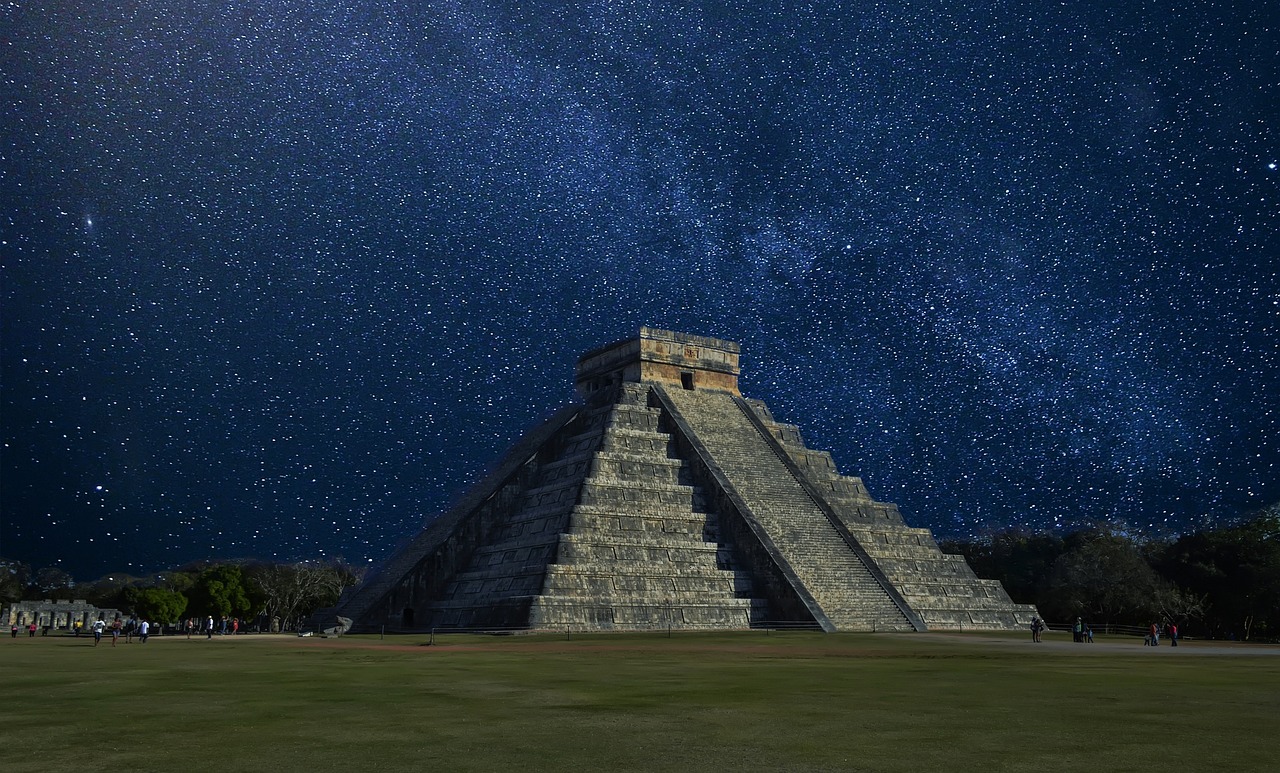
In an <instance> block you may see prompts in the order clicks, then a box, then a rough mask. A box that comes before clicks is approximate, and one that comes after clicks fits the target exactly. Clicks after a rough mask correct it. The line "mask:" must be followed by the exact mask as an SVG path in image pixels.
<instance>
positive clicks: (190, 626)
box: [187, 617, 196, 639]
mask: <svg viewBox="0 0 1280 773" xmlns="http://www.w3.org/2000/svg"><path fill="white" fill-rule="evenodd" d="M195 629H196V620H195V618H194V617H188V618H187V638H188V639H190V638H191V632H192V631H194V630H195Z"/></svg>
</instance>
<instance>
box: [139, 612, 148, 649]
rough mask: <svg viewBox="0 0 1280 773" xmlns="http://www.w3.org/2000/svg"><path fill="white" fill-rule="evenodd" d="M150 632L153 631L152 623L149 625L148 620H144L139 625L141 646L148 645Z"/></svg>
mask: <svg viewBox="0 0 1280 773" xmlns="http://www.w3.org/2000/svg"><path fill="white" fill-rule="evenodd" d="M150 631H151V623H148V622H147V620H146V618H143V620H142V622H141V623H139V624H138V642H139V643H141V644H146V643H147V634H148V633H150Z"/></svg>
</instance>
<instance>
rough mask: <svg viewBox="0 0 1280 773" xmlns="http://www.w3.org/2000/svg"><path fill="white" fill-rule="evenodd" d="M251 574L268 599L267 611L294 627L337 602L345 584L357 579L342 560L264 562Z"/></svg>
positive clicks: (285, 625) (286, 626)
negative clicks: (329, 561)
mask: <svg viewBox="0 0 1280 773" xmlns="http://www.w3.org/2000/svg"><path fill="white" fill-rule="evenodd" d="M250 576H251V578H252V582H253V583H254V584H255V585H256V586H257V587H258V589H259V590H260V591H261V593H262V596H263V597H264V598H265V600H266V612H267V614H269V615H271V616H272V617H278V618H280V621H281V624H282V625H283V626H284V627H285V628H286V629H288V628H293V627H295V626H296V625H297V624H298V622H299V621H301V620H302V619H305V618H306V617H309V616H310V615H311V613H313V612H315V611H316V610H317V609H320V608H322V607H326V606H332V605H334V604H336V603H338V597H339V596H340V595H341V594H342V591H343V589H344V588H346V587H347V586H348V585H353V584H355V582H356V577H355V574H354V573H353V572H352V571H351V570H350V569H349V568H347V567H346V566H344V565H343V564H341V563H338V562H335V563H333V564H328V565H317V564H307V563H300V564H264V565H260V566H256V567H254V568H253V569H252V570H251V572H250Z"/></svg>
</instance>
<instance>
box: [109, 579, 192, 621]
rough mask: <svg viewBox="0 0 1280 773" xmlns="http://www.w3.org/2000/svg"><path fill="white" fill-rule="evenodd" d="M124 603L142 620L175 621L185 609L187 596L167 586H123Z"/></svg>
mask: <svg viewBox="0 0 1280 773" xmlns="http://www.w3.org/2000/svg"><path fill="white" fill-rule="evenodd" d="M124 599H125V603H126V604H127V605H128V606H129V607H130V608H131V609H132V610H133V611H134V613H135V614H137V615H138V616H139V617H141V618H142V619H144V620H150V621H153V622H158V623H162V624H169V623H175V622H177V621H178V620H179V619H181V618H182V613H183V612H185V611H187V597H186V596H184V595H182V594H181V593H179V592H177V591H175V590H170V589H168V588H125V590H124Z"/></svg>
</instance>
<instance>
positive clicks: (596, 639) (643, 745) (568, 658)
mask: <svg viewBox="0 0 1280 773" xmlns="http://www.w3.org/2000/svg"><path fill="white" fill-rule="evenodd" d="M1022 638H1023V637H1021V636H1019V637H1017V638H1016V639H1012V638H1011V639H1009V640H1007V641H1002V642H1001V641H991V640H989V638H988V637H946V636H935V635H916V636H903V635H854V634H847V635H823V634H815V633H794V632H793V633H784V634H778V633H774V634H772V635H766V634H765V633H762V632H751V633H730V634H680V633H677V634H675V635H674V636H672V637H671V638H668V637H667V636H666V635H665V634H646V635H640V634H613V635H593V636H585V635H575V636H573V637H572V639H571V640H566V639H565V637H564V636H563V635H561V636H551V635H540V636H512V637H479V636H450V637H437V643H436V645H434V646H423V644H424V642H425V641H426V638H425V637H399V638H389V639H387V640H385V641H382V640H379V639H378V638H377V637H360V636H356V637H346V638H343V639H341V640H325V639H297V638H287V637H253V636H241V637H236V638H235V639H234V640H232V639H230V638H226V639H214V640H213V641H205V640H203V639H194V640H191V641H187V640H185V638H178V637H171V638H166V639H163V640H157V639H155V638H153V639H152V641H151V642H150V643H148V644H147V645H146V646H142V645H139V644H137V643H134V644H130V645H125V644H124V643H123V642H122V643H121V644H120V646H118V647H116V648H114V649H112V648H111V647H110V646H109V641H106V642H104V643H103V644H102V645H101V646H100V647H97V648H94V647H93V646H92V639H79V640H77V639H75V638H72V637H50V638H48V639H42V638H37V639H21V638H20V639H18V640H16V641H15V640H8V639H6V640H4V641H0V668H2V669H3V670H2V671H0V673H2V674H3V675H2V676H0V680H2V681H0V689H3V695H4V696H5V699H4V701H3V702H2V703H0V707H2V708H0V744H2V746H0V748H3V749H4V750H5V759H6V760H7V761H9V762H11V763H13V764H15V765H18V766H19V768H21V769H31V770H56V769H60V768H65V767H67V766H70V765H83V764H86V763H94V764H95V767H97V766H102V767H104V768H107V769H119V770H125V769H128V770H131V771H136V770H177V769H182V768H185V767H194V768H204V767H207V766H208V765H214V766H229V767H228V769H231V770H237V771H244V770H273V771H291V770H431V769H436V770H450V771H453V770H502V769H511V768H516V769H524V770H545V769H555V770H584V771H586V770H591V771H594V770H736V769H752V770H853V771H856V770H868V771H912V772H913V773H919V772H922V771H923V772H928V771H933V770H947V771H955V770H983V771H1022V770H1026V771H1032V770H1035V771H1046V770H1085V771H1089V772H1090V773H1093V772H1095V771H1106V770H1127V771H1132V770H1143V769H1152V768H1159V769H1171V770H1172V769H1177V770H1179V771H1197V770H1205V771H1208V770H1213V771H1218V770H1261V769H1265V768H1267V767H1269V766H1270V765H1273V764H1275V759H1276V743H1277V742H1276V738H1277V737H1280V656H1277V655H1276V654H1275V652H1274V651H1272V652H1269V653H1268V652H1264V651H1262V650H1252V651H1253V652H1255V653H1257V654H1248V653H1249V652H1251V650H1250V649H1248V648H1244V647H1240V648H1238V650H1239V652H1237V653H1236V654H1230V655H1224V654H1213V653H1210V652H1207V651H1197V646H1196V645H1195V644H1188V645H1186V646H1184V647H1180V648H1179V649H1178V650H1169V649H1167V648H1164V649H1162V650H1161V651H1160V652H1158V653H1156V652H1154V651H1151V650H1149V649H1148V648H1143V647H1141V646H1136V645H1132V646H1119V645H1116V646H1112V645H1105V646H1098V647H1096V648H1090V647H1088V646H1087V645H1080V646H1066V647H1062V646H1056V647H1055V646H1041V647H1036V646H1033V645H1032V644H1031V643H1030V642H1023V641H1022ZM1205 649H1206V650H1207V648H1205ZM15 769H18V768H15Z"/></svg>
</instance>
